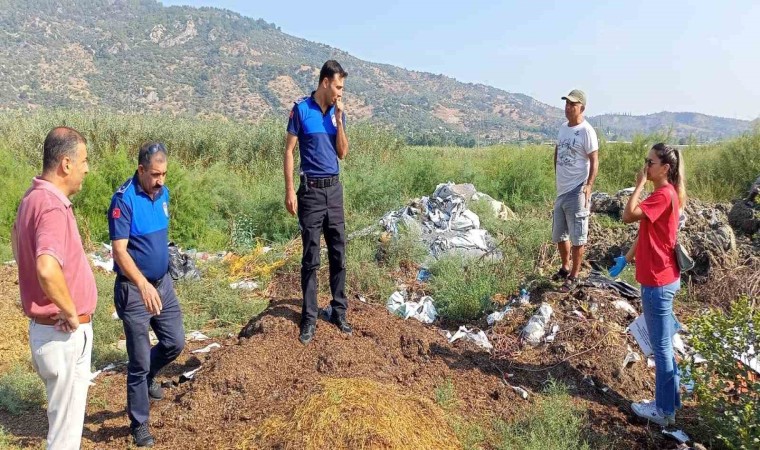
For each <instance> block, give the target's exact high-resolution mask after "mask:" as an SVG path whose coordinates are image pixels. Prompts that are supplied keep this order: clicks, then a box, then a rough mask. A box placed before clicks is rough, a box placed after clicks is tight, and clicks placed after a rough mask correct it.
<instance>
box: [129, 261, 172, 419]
mask: <svg viewBox="0 0 760 450" xmlns="http://www.w3.org/2000/svg"><path fill="white" fill-rule="evenodd" d="M153 285H154V286H155V287H156V290H157V291H158V295H159V296H160V298H161V304H162V306H163V308H162V309H161V314H159V315H157V316H153V315H151V313H150V312H149V311H148V310H147V309H146V308H145V303H143V300H142V296H141V295H140V290H139V289H138V288H137V286H135V285H134V283H132V282H131V281H128V280H127V279H126V278H124V277H122V276H117V277H116V283H115V284H114V304H115V306H116V313H117V314H118V315H119V318H120V319H121V320H122V322H123V324H124V334H125V335H126V337H127V353H128V354H129V364H128V365H127V413H128V414H129V419H130V421H131V426H132V427H136V426H138V425H140V424H142V423H144V422H146V421H147V420H148V416H149V413H150V399H149V398H148V380H152V379H153V378H154V377H155V376H156V374H157V373H158V372H159V371H160V370H161V369H162V368H163V367H164V366H166V365H167V364H169V363H170V362H172V361H174V359H176V358H177V356H179V354H180V353H181V352H182V349H183V348H184V347H185V330H184V326H183V325H182V311H181V310H180V307H179V300H178V299H177V295H176V293H175V292H174V283H173V282H172V278H171V277H170V276H169V274H168V272H167V274H166V275H164V276H163V278H161V279H160V280H158V281H157V282H155V283H154V284H153ZM148 327H150V328H153V331H154V332H155V333H156V337H157V338H158V344H156V345H155V346H153V347H152V348H151V346H150V337H149V334H148Z"/></svg>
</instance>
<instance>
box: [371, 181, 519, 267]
mask: <svg viewBox="0 0 760 450" xmlns="http://www.w3.org/2000/svg"><path fill="white" fill-rule="evenodd" d="M476 194H479V195H480V198H484V197H487V196H486V195H485V194H480V193H478V192H477V191H476V190H475V187H474V186H473V185H471V184H454V183H444V184H439V185H438V186H437V187H436V188H435V191H434V192H433V194H432V195H431V196H429V197H422V198H421V199H418V200H414V201H412V202H411V203H410V204H409V205H408V206H405V207H403V208H401V209H399V210H397V211H390V212H388V213H387V214H386V215H385V216H383V218H382V219H380V225H381V226H382V227H383V228H384V229H385V231H387V232H390V233H393V234H397V233H398V229H399V225H401V226H404V227H406V228H408V229H412V230H415V231H419V234H420V239H421V240H422V242H424V243H425V244H426V245H427V246H428V249H429V251H430V254H431V255H432V256H433V257H434V258H439V257H441V256H442V255H444V254H447V253H450V252H459V253H463V254H465V255H468V256H476V257H479V256H483V255H484V254H486V253H488V254H490V255H492V256H493V257H494V258H496V259H501V257H502V255H501V252H499V250H498V249H497V248H496V243H495V242H494V240H493V238H492V237H491V236H490V235H489V234H488V231H487V230H484V229H481V228H480V218H479V217H478V215H477V214H475V213H474V212H472V211H470V210H469V209H467V201H468V200H470V199H471V198H474V197H475V195H476ZM488 198H489V199H490V198H491V197H488ZM491 200H493V199H491ZM494 201H495V200H494ZM504 208H506V206H505V207H504Z"/></svg>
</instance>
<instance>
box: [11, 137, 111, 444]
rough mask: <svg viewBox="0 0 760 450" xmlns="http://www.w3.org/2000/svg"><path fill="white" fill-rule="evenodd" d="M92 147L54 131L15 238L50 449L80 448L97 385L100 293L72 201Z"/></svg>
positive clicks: (15, 227) (22, 208)
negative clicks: (93, 375)
mask: <svg viewBox="0 0 760 450" xmlns="http://www.w3.org/2000/svg"><path fill="white" fill-rule="evenodd" d="M86 144H87V141H86V140H85V138H84V137H83V136H82V135H81V134H79V133H78V132H77V131H76V130H74V129H71V128H67V127H60V128H55V129H53V130H52V131H50V133H48V135H47V137H46V138H45V144H44V147H43V162H42V175H40V176H39V177H36V178H34V180H32V187H31V188H29V190H28V191H26V194H24V198H23V199H22V200H21V204H20V205H19V207H18V215H17V216H16V222H15V223H14V224H13V232H12V244H13V255H14V256H15V258H16V262H17V263H18V277H19V283H18V285H19V291H21V304H22V306H23V308H24V313H25V314H26V315H27V316H28V317H29V318H30V319H31V320H30V323H29V344H30V346H31V349H32V365H33V366H34V369H35V370H36V371H37V374H39V376H40V377H41V378H42V380H43V381H44V382H45V389H46V390H47V399H48V410H47V415H48V435H47V448H48V449H55V450H58V449H62V450H68V449H74V450H75V449H78V448H79V446H80V443H81V440H82V427H83V425H84V412H85V405H86V404H87V388H88V387H89V382H90V355H91V353H92V323H91V321H92V314H93V313H94V312H95V304H96V302H97V288H96V286H95V277H94V276H93V274H92V269H91V268H90V264H89V263H88V261H87V256H86V255H85V253H84V250H83V248H82V240H81V238H80V236H79V230H78V228H77V223H76V220H75V219H74V211H73V210H72V208H71V202H70V201H69V199H68V197H69V196H71V195H73V194H75V193H77V192H79V191H80V190H81V189H82V181H83V180H84V176H85V175H86V174H87V172H88V171H89V168H88V165H87V147H86Z"/></svg>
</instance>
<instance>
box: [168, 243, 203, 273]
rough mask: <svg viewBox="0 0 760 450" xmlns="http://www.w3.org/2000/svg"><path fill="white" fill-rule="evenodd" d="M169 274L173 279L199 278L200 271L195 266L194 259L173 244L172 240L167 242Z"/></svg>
mask: <svg viewBox="0 0 760 450" xmlns="http://www.w3.org/2000/svg"><path fill="white" fill-rule="evenodd" d="M169 275H171V277H172V279H173V280H179V279H184V280H199V279H200V278H201V273H200V272H199V271H198V269H196V268H195V261H194V260H193V259H192V258H191V257H190V256H188V254H187V253H184V252H182V251H181V250H180V249H179V247H177V246H176V245H174V242H170V243H169Z"/></svg>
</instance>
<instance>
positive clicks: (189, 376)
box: [179, 367, 201, 383]
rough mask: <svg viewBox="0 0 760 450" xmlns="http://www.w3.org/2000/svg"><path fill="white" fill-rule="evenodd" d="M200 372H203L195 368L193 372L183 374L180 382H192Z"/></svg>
mask: <svg viewBox="0 0 760 450" xmlns="http://www.w3.org/2000/svg"><path fill="white" fill-rule="evenodd" d="M199 370H201V368H200V367H198V368H195V369H193V370H188V371H187V372H185V373H183V374H182V376H180V377H179V382H180V383H182V382H185V381H187V380H192V379H193V378H194V377H195V373H196V372H198V371H199ZM183 378H184V379H183Z"/></svg>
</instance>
